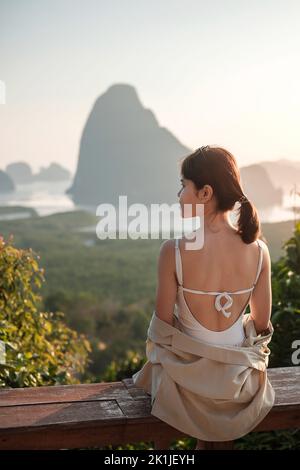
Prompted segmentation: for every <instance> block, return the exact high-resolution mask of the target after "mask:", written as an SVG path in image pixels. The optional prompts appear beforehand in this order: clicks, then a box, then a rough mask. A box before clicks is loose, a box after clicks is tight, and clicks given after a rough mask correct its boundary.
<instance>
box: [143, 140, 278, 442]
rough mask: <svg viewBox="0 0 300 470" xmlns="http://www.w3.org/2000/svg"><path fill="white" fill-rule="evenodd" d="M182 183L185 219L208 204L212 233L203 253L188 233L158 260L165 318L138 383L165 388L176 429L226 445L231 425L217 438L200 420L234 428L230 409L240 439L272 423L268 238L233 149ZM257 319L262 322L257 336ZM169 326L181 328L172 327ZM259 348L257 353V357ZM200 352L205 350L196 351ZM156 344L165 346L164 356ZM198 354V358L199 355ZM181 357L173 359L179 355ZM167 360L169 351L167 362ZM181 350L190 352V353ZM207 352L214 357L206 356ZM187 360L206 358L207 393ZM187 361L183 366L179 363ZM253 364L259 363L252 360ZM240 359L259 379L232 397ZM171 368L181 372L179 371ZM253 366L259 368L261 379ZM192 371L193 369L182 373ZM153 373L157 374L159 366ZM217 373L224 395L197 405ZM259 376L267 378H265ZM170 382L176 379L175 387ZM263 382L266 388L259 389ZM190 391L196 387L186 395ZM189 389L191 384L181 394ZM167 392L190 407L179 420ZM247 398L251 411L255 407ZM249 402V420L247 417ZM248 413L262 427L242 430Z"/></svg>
mask: <svg viewBox="0 0 300 470" xmlns="http://www.w3.org/2000/svg"><path fill="white" fill-rule="evenodd" d="M181 177H182V178H181V181H182V188H181V189H180V191H179V193H178V197H179V202H180V205H181V208H182V214H183V217H184V216H185V211H184V208H185V207H186V206H185V204H189V205H190V207H191V208H192V216H194V217H195V216H196V215H198V212H197V204H203V206H202V207H204V218H203V220H201V224H203V229H204V231H203V233H204V243H203V246H202V247H201V249H187V248H186V247H187V242H188V243H190V242H191V240H190V238H188V239H187V238H186V237H183V238H181V239H180V240H178V239H176V240H167V241H165V242H164V243H162V245H161V250H160V255H159V261H158V285H157V293H156V303H155V315H154V316H153V319H152V321H151V324H150V327H149V331H148V340H147V343H148V348H149V349H148V351H147V356H148V359H149V361H148V363H147V364H146V366H145V367H144V370H143V371H141V373H137V374H135V378H134V380H136V383H137V384H140V385H141V386H144V388H146V389H148V391H150V390H151V389H152V394H154V392H153V390H154V389H155V394H156V395H157V396H158V394H157V391H159V393H160V396H159V400H160V401H158V400H157V403H156V410H155V413H156V416H158V417H160V418H161V419H165V421H167V422H169V424H171V425H173V426H175V427H176V426H177V424H179V426H178V428H179V429H181V430H183V431H185V430H188V431H190V432H194V434H193V435H195V436H196V432H197V435H200V436H204V437H206V436H208V437H209V439H207V440H214V437H215V436H216V440H224V441H225V440H227V436H228V440H229V439H230V437H229V435H230V433H231V430H230V426H229V428H228V433H227V432H226V431H225V427H224V430H223V434H221V431H217V430H216V432H215V431H214V427H213V425H212V426H211V429H210V430H209V431H208V430H205V429H204V425H203V429H200V428H199V429H198V423H199V422H200V423H201V420H202V418H203V419H204V418H205V419H206V420H207V421H206V422H211V423H214V422H215V423H216V426H217V425H219V426H220V427H222V426H223V423H225V426H226V425H227V424H226V422H227V421H228V420H229V419H227V420H226V418H227V416H226V413H227V412H228V418H229V416H230V417H231V418H232V420H233V421H232V422H233V423H235V426H236V434H234V433H233V434H232V435H233V436H239V435H243V433H245V432H247V431H248V430H249V429H252V428H253V426H254V425H255V423H256V422H259V420H261V419H263V417H264V416H265V414H266V413H267V412H268V411H269V410H270V409H271V407H272V405H273V403H274V393H273V389H272V387H271V384H270V383H269V382H268V380H267V378H266V374H265V375H264V378H262V376H260V378H259V379H258V376H259V374H262V372H261V371H263V370H264V369H265V368H266V366H267V356H268V354H269V352H270V351H269V350H268V348H267V343H268V341H269V340H270V338H271V335H272V332H273V329H272V325H271V322H270V317H271V303H272V302H271V261H270V255H269V250H268V247H267V245H266V243H265V242H263V241H262V240H261V239H260V240H259V239H258V237H259V236H260V224H259V219H258V215H257V212H256V210H255V207H254V206H253V204H252V203H251V201H250V200H249V199H248V198H247V197H246V196H245V195H244V194H243V190H242V187H241V180H240V174H239V170H238V166H237V163H236V160H235V158H234V156H233V155H232V154H231V153H230V152H228V151H227V150H225V149H224V148H221V147H213V146H206V147H201V148H200V149H198V150H196V151H195V152H193V153H192V154H190V155H188V156H187V157H185V158H184V159H183V161H182V162H181ZM237 201H239V202H240V208H239V218H238V222H237V226H235V225H233V224H232V223H231V221H230V219H229V212H230V211H231V210H233V208H234V206H235V203H236V202H237ZM189 215H190V214H189ZM199 294H201V295H199ZM249 303H250V308H251V314H250V315H248V318H247V325H248V326H247V335H245V325H246V322H245V321H244V320H245V319H244V318H243V317H244V313H245V311H246V308H247V306H248V304H249ZM174 307H175V310H176V314H175V316H174ZM174 320H176V323H177V328H179V329H180V331H181V332H182V333H184V336H180V338H181V339H180V341H179V342H178V340H177V338H178V334H177V330H176V329H174V328H173V326H174ZM250 320H251V322H250ZM162 322H163V323H162ZM251 323H252V325H254V326H253V327H252V330H251V331H250V329H249V328H250V326H251ZM168 325H171V327H172V328H171V327H168ZM268 328H269V330H268ZM162 331H163V333H162ZM266 331H267V332H268V333H269V334H268V335H267V336H266V338H267V341H266V342H265V343H260V342H259V341H261V340H260V338H261V337H260V336H259V335H260V334H263V333H265V332H266ZM171 335H173V337H174V338H175V339H172V340H171V341H170V342H169V343H168V342H167V341H168V338H170V336H171ZM246 336H247V337H246ZM187 338H195V339H196V340H197V341H196V342H194V350H193V351H192V350H191V349H190V341H189V340H187ZM257 338H259V339H257ZM159 343H161V344H159ZM176 344H178V345H181V346H183V347H184V348H187V349H186V350H180V352H179V348H178V346H175V347H174V345H176ZM255 344H256V349H255V347H254V346H255ZM158 346H159V347H158ZM212 346H213V348H212ZM214 346H217V348H218V350H216V352H217V353H221V352H222V354H221V355H220V357H223V356H226V355H228V356H226V357H227V359H226V361H227V364H224V371H225V374H228V383H227V382H226V378H225V379H224V378H223V377H222V374H221V372H220V369H219V368H218V367H219V364H220V357H219V358H218V357H217V356H216V357H214V349H215V348H214ZM242 346H248V348H244V350H245V351H244V350H242V349H241V348H242ZM252 346H253V351H252V350H251V351H250V347H252ZM197 347H199V348H200V349H199V350H197V349H195V348H197ZM154 348H156V352H155V354H154ZM162 348H165V351H164V352H162ZM172 348H173V350H172V351H171V349H172ZM176 348H177V349H176ZM205 348H206V349H205ZM222 348H223V349H222ZM235 349H236V350H237V351H239V352H241V351H242V353H243V354H244V352H245V354H248V355H249V357H250V359H249V357H248V358H246V356H245V355H244V356H243V359H241V358H240V356H239V357H238V359H237V360H236V356H235ZM191 351H192V352H193V354H197V356H196V355H193V356H192V355H191ZM257 351H259V353H260V356H259V357H258V360H257V361H256V360H255V361H254V360H253V357H254V356H253V354H254V355H255V354H256V353H257ZM171 352H172V353H173V356H171V355H170V354H171ZM250 353H251V354H252V356H251V354H250ZM166 354H168V355H169V356H168V358H167V359H166ZM180 354H182V356H181V357H180ZM187 354H189V356H187ZM205 354H207V357H203V355H204V356H205ZM151 355H152V356H151ZM158 357H159V360H158V359H157V358H158ZM179 357H180V360H181V359H182V358H184V361H183V360H182V362H179V359H178V358H179ZM187 358H188V359H189V360H190V361H191V362H190V363H191V364H196V359H197V361H198V362H197V367H198V369H197V371H198V377H199V379H197V380H199V381H200V377H201V379H203V375H205V381H206V382H207V383H206V384H204V385H203V384H202V385H199V387H198V389H196V387H197V386H198V385H195V384H197V382H196V379H195V377H192V379H191V378H190V376H189V375H188V374H189V373H190V372H189V370H190V369H188V368H187V366H186V363H187ZM200 359H202V362H201V361H200ZM204 359H206V361H207V360H209V361H210V363H209V364H210V365H209V367H210V369H209V371H207V372H208V373H206V370H207V369H205V364H206V367H208V365H207V364H208V362H204ZM213 359H214V361H213ZM177 360H178V362H177V366H176V367H177V370H176V367H174V364H175V363H176V361H177ZM252 360H253V364H251V361H252ZM151 361H152V364H151V365H152V366H153V364H156V365H157V364H158V363H160V365H162V364H164V371H165V375H164V376H163V377H164V385H162V380H161V375H159V376H158V377H157V378H155V379H154V378H153V377H154V375H153V372H151V373H150V372H149V371H148V368H147V366H148V364H149V363H150V362H151ZM193 361H194V362H193ZM226 361H225V362H226ZM259 361H261V362H260V365H259V366H257V362H259ZM230 362H231V363H232V364H231V365H232V368H231V369H230V371H231V372H230V371H229V369H228V368H227V369H226V367H228V364H230ZM235 362H237V364H239V366H241V365H242V366H244V369H243V373H244V375H245V376H247V378H249V377H250V376H252V379H251V380H252V382H248V383H247V384H246V381H244V382H243V381H241V382H240V383H239V388H236V389H235V390H234V391H231V388H232V383H235V385H236V384H237V382H238V381H240V378H241V375H242V374H241V370H237V368H236V367H237V366H236V364H235ZM171 363H172V364H173V368H172V367H170V364H171ZM249 364H250V365H251V366H253V368H251V373H250V369H249ZM182 365H183V366H184V367H185V369H183V368H182ZM195 367H196V366H195ZM233 367H235V369H234V368H233ZM256 368H257V369H260V372H258V371H257V370H255V369H256ZM179 369H180V370H182V373H183V374H186V375H185V377H186V380H185V381H184V380H182V381H181V378H180V377H178V375H179V374H177V371H178V370H179ZM153 370H154V372H155V371H156V370H157V369H155V368H154V369H153ZM195 370H196V368H195ZM212 371H214V372H212ZM252 372H253V374H252ZM155 373H156V372H155ZM212 373H215V374H220V377H221V379H220V378H218V379H216V377H218V375H215V377H214V379H215V382H217V383H219V384H220V387H221V390H218V391H217V392H218V394H216V391H215V389H214V388H213V387H214V385H213V384H211V389H210V391H209V393H210V395H209V394H207V396H206V397H205V398H206V402H203V403H202V404H199V405H197V403H200V401H201V393H203V390H205V392H204V393H208V392H207V391H206V388H205V386H206V385H207V384H208V385H209V386H210V384H209V381H210V380H212V379H210V377H211V374H212ZM256 373H257V375H255V374H256ZM264 373H265V371H264ZM234 374H236V377H235V375H234ZM150 376H151V377H152V382H154V381H155V382H156V384H155V385H153V383H152V384H151V385H150ZM254 376H255V379H254ZM170 377H172V380H173V382H172V383H171V382H170ZM224 380H225V381H224ZM243 380H244V379H243ZM249 380H250V379H249ZM258 380H260V384H261V389H260V391H259V392H258V390H259V386H258ZM219 381H220V382H219ZM174 383H175V384H176V386H175V387H174ZM221 383H222V384H223V385H221ZM262 383H263V384H264V386H263V387H262ZM157 384H158V385H157ZM185 385H186V389H184V386H185ZM159 387H160V389H159ZM180 387H182V388H181V389H180ZM201 387H202V388H201ZM222 387H223V388H224V399H225V396H226V399H227V401H226V406H227V405H228V407H227V408H225V405H224V406H223V405H222V406H223V408H220V410H222V413H223V416H222V420H223V421H222V420H221V418H220V420H219V409H218V408H217V407H216V408H215V409H214V408H213V407H214V406H215V405H216V404H217V400H216V397H218V400H220V399H221V401H219V402H218V403H219V404H220V403H222V404H224V403H225V401H224V400H223V395H222ZM247 387H248V391H249V393H248V395H247V396H244V397H242V396H241V390H243V391H245V389H246V388H247ZM163 388H164V389H165V390H166V388H169V393H173V394H174V397H175V395H176V398H174V399H176V400H177V405H176V409H177V410H179V409H181V414H179V411H178V415H177V418H176V419H177V420H176V419H175V418H174V412H175V413H176V411H175V406H174V409H172V408H169V409H168V410H167V408H168V406H169V405H168V401H167V398H166V399H164V397H163V393H164V392H163V390H162V389H163ZM215 388H216V387H215ZM179 389H180V390H181V394H182V395H181V396H180V397H179V394H177V392H178V390H179ZM200 389H201V390H200ZM172 391H173V392H172ZM195 393H199V398H198V399H197V400H198V401H197V400H196V399H195V397H196V395H195ZM230 393H232V400H231V401H232V403H230V400H229V397H230ZM259 393H260V395H259ZM188 394H189V395H188ZM181 397H183V399H182V398H181ZM209 398H213V399H212V401H211V403H212V404H213V407H212V406H211V404H210V405H209V406H210V407H209V406H208V399H209ZM239 400H240V402H239V403H238V401H239ZM255 400H256V401H255ZM196 401H197V403H196ZM246 401H247V407H246V406H245V403H246ZM193 402H194V403H193ZM254 402H255V406H254ZM238 405H239V406H240V408H238ZM250 405H251V406H253V408H252V409H250ZM197 406H198V408H197ZM201 406H202V408H201ZM234 406H235V408H234ZM243 406H244V409H243V412H245V415H244V417H243V419H242V416H243V415H242V412H241V411H242V407H243ZM193 407H194V408H193ZM166 410H167V411H166ZM197 412H198V413H199V414H198V418H197V419H198V421H196V419H195V422H194V423H192V424H191V425H190V423H189V421H188V419H189V418H188V416H192V415H194V416H196V413H197ZM210 413H211V414H210ZM230 413H231V415H230ZM246 413H247V414H246ZM238 415H240V420H246V421H247V420H248V421H251V420H252V421H253V423H248V427H243V425H242V426H241V423H240V421H239V419H238ZM234 419H236V421H234ZM213 420H215V421H213ZM203 422H204V421H203ZM207 427H209V426H207ZM202 443H203V441H202V440H200V439H197V446H196V449H201V448H202Z"/></svg>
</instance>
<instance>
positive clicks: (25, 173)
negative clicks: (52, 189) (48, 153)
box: [3, 161, 71, 185]
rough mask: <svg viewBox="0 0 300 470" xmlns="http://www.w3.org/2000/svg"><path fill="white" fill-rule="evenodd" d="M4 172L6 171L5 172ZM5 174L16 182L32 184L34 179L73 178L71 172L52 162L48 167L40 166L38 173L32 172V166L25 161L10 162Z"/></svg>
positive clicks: (57, 179) (60, 179) (55, 179)
mask: <svg viewBox="0 0 300 470" xmlns="http://www.w3.org/2000/svg"><path fill="white" fill-rule="evenodd" d="M3 173H4V172H3ZM5 174H6V175H7V176H8V177H9V178H10V179H11V180H12V181H13V183H14V184H15V185H16V184H30V183H32V182H34V181H55V182H56V181H62V180H68V179H71V172H70V171H69V170H67V169H66V168H64V167H63V166H62V165H60V164H59V163H55V162H53V163H50V165H49V166H48V167H43V166H42V167H40V170H39V172H38V173H36V174H34V173H33V172H32V169H31V166H30V165H29V164H28V163H26V162H23V161H20V162H14V163H10V164H8V165H7V166H6V168H5Z"/></svg>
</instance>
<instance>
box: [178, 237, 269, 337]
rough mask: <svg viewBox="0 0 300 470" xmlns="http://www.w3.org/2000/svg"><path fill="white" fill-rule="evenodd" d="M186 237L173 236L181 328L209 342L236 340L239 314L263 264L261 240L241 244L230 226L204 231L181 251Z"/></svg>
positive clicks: (240, 315) (239, 322)
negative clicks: (198, 243) (197, 245)
mask: <svg viewBox="0 0 300 470" xmlns="http://www.w3.org/2000/svg"><path fill="white" fill-rule="evenodd" d="M186 241H187V242H189V240H187V239H185V238H182V239H181V240H175V242H176V244H175V258H176V277H177V280H178V292H177V301H176V304H177V306H178V307H179V315H178V316H179V319H181V321H182V324H183V327H185V328H186V330H189V331H187V332H190V334H193V335H195V336H199V337H201V339H203V340H207V341H208V342H215V343H222V344H227V343H228V344H236V343H237V342H238V343H241V342H242V340H243V337H244V335H243V329H242V316H243V313H244V312H245V310H246V307H247V305H248V303H249V300H250V299H251V296H252V295H253V293H254V291H255V287H256V282H258V280H259V276H260V273H261V270H262V266H263V242H262V241H261V240H256V241H254V242H253V243H250V244H246V243H244V242H243V241H242V239H241V238H240V236H238V235H237V233H236V231H234V230H230V231H228V232H226V233H225V234H224V231H223V232H222V233H220V234H209V235H208V236H206V238H205V240H204V245H203V247H202V248H201V249H200V250H188V249H185V242H186ZM189 290H191V292H189ZM199 291H200V292H199ZM240 291H241V292H240ZM206 292H208V293H206ZM198 294H201V295H198Z"/></svg>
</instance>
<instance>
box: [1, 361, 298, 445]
mask: <svg viewBox="0 0 300 470" xmlns="http://www.w3.org/2000/svg"><path fill="white" fill-rule="evenodd" d="M268 377H269V380H270V381H271V383H272V385H273V387H274V389H275V393H276V400H275V404H274V406H273V408H272V410H271V411H270V412H269V414H268V415H267V416H266V418H265V419H264V420H263V421H262V422H261V423H260V424H259V425H258V426H257V427H256V428H255V429H254V430H253V431H252V432H259V431H271V430H275V429H289V428H298V427H300V367H282V368H276V369H271V368H269V369H268ZM150 411H151V403H150V396H149V395H147V394H146V393H145V392H144V391H143V390H142V389H141V388H137V387H136V386H135V385H133V382H132V379H124V380H122V381H120V382H110V383H106V382H101V383H94V384H81V385H64V386H52V387H48V386H47V387H46V386H44V387H34V388H3V389H0V449H71V448H89V447H97V448H103V447H104V446H106V445H108V444H111V445H113V446H117V445H122V444H127V443H136V442H142V441H143V442H151V444H152V443H153V445H154V448H155V449H168V448H169V446H170V444H171V442H172V441H174V440H176V439H179V438H183V437H190V436H187V435H186V434H184V433H182V432H180V431H178V430H177V429H175V428H173V427H171V426H169V425H168V424H166V423H164V422H163V421H161V420H159V419H158V418H156V417H155V416H153V415H151V413H150ZM205 446H206V448H207V449H224V448H227V449H229V448H234V442H225V443H222V442H221V443H220V442H217V443H213V442H208V443H205Z"/></svg>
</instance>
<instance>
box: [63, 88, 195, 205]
mask: <svg viewBox="0 0 300 470" xmlns="http://www.w3.org/2000/svg"><path fill="white" fill-rule="evenodd" d="M189 152H190V149H188V148H187V147H185V146H184V145H183V144H182V143H181V142H179V140H178V139H177V138H176V137H175V136H174V135H173V134H172V133H171V132H169V131H168V129H166V128H165V127H162V126H160V124H159V123H158V121H157V119H156V117H155V115H154V114H153V112H152V111H151V110H150V109H147V108H145V107H144V106H143V105H142V103H141V101H140V99H139V97H138V95H137V92H136V90H135V88H134V87H133V86H130V85H127V84H116V85H113V86H111V87H109V88H108V90H107V91H106V92H105V93H104V94H102V95H101V96H100V97H99V98H98V99H97V100H96V102H95V104H94V106H93V108H92V110H91V112H90V115H89V116H88V119H87V122H86V124H85V126H84V129H83V133H82V136H81V141H80V149H79V158H78V165H77V170H76V174H75V178H74V182H73V184H72V186H71V187H70V188H69V189H68V190H67V193H69V194H71V196H72V198H73V200H74V202H77V203H82V204H93V205H98V204H100V203H104V202H107V203H113V204H117V203H118V201H119V195H126V196H127V197H128V204H131V203H133V202H141V203H145V204H150V203H163V202H166V203H170V204H171V203H177V202H178V198H177V192H178V191H179V189H180V181H179V179H180V171H179V164H178V161H179V159H180V158H182V157H183V156H185V155H186V154H187V153H189Z"/></svg>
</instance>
